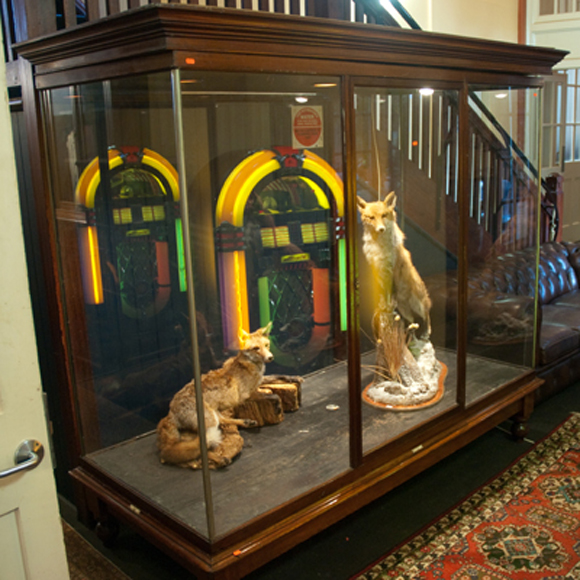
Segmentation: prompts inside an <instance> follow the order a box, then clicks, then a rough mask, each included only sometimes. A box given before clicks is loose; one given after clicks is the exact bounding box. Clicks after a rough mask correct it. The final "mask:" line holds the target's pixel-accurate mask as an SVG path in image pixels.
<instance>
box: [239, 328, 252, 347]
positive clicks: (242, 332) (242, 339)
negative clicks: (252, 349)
mask: <svg viewBox="0 0 580 580" xmlns="http://www.w3.org/2000/svg"><path fill="white" fill-rule="evenodd" d="M238 338H239V340H240V345H243V344H244V343H245V342H246V340H248V338H250V334H249V333H248V332H246V331H245V330H244V329H243V328H240V331H239V332H238Z"/></svg>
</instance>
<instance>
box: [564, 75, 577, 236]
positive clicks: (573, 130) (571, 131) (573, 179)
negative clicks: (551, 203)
mask: <svg viewBox="0 0 580 580" xmlns="http://www.w3.org/2000/svg"><path fill="white" fill-rule="evenodd" d="M566 75H567V77H568V84H567V87H566V105H565V111H566V113H565V123H566V125H565V133H564V141H565V145H564V161H565V166H564V216H565V218H566V219H565V220H564V229H563V240H564V241H565V242H575V241H576V240H579V239H580V68H570V69H568V70H566Z"/></svg>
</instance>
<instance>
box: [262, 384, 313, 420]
mask: <svg viewBox="0 0 580 580" xmlns="http://www.w3.org/2000/svg"><path fill="white" fill-rule="evenodd" d="M302 381H303V379H302V377H297V376H287V375H267V376H265V377H264V379H263V381H262V384H261V385H260V388H259V389H258V390H259V391H261V392H270V393H273V394H274V395H278V396H279V397H280V400H281V401H282V408H283V409H284V412H285V413H288V412H293V411H297V410H298V409H299V408H300V405H301V404H302Z"/></svg>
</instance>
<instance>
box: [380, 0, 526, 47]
mask: <svg viewBox="0 0 580 580" xmlns="http://www.w3.org/2000/svg"><path fill="white" fill-rule="evenodd" d="M381 1H382V2H383V3H385V2H388V0H381ZM401 3H402V4H403V6H404V7H405V8H406V9H407V10H408V11H409V13H410V14H411V16H412V17H413V18H414V19H415V20H416V21H417V22H418V23H419V25H420V26H421V28H423V29H424V30H430V31H432V32H443V33H446V34H457V35H460V36H471V37H476V38H486V39H488V40H502V41H506V42H517V41H518V0H477V1H476V0H401Z"/></svg>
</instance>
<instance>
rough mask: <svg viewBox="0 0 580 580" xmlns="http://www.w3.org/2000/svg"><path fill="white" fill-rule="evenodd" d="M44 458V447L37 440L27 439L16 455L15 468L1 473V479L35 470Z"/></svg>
mask: <svg viewBox="0 0 580 580" xmlns="http://www.w3.org/2000/svg"><path fill="white" fill-rule="evenodd" d="M43 457H44V447H43V446H42V443H41V442H40V441H37V440H36V439H26V440H25V441H23V442H22V443H21V444H20V445H19V446H18V448H17V449H16V452H15V453H14V467H10V468H8V469H5V470H4V471H0V479H2V478H3V477H8V476H9V475H14V474H15V473H18V472H19V471H25V470H26V469H34V468H35V467H36V466H37V465H38V464H39V463H40V462H41V461H42V458H43Z"/></svg>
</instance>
